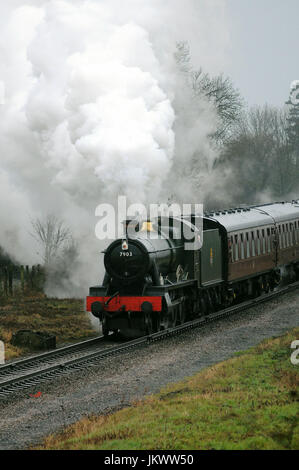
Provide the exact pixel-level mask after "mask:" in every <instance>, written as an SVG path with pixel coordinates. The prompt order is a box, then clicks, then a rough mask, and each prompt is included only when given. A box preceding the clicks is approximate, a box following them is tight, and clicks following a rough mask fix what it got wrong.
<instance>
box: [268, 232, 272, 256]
mask: <svg viewBox="0 0 299 470" xmlns="http://www.w3.org/2000/svg"><path fill="white" fill-rule="evenodd" d="M267 240H268V253H271V251H272V246H271V230H270V229H269V228H267Z"/></svg>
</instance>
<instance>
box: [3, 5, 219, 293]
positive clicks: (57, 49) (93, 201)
mask: <svg viewBox="0 0 299 470" xmlns="http://www.w3.org/2000/svg"><path fill="white" fill-rule="evenodd" d="M1 13H2V14H1V15H0V18H1V19H0V26H1V31H2V34H1V39H0V54H1V61H0V115H1V119H0V145H1V157H0V197H1V203H0V204H1V206H0V224H1V225H0V245H1V246H3V247H4V249H6V250H7V251H8V252H9V253H10V254H11V255H12V256H13V257H15V258H16V259H18V260H19V261H20V262H22V263H34V262H36V261H39V259H40V258H39V256H40V255H39V253H38V248H37V247H36V246H35V245H34V243H33V239H32V237H30V235H29V232H30V220H32V219H33V218H34V217H42V216H43V215H44V214H46V213H55V214H56V215H57V216H59V217H61V218H62V219H63V220H65V221H66V222H67V223H68V224H69V225H70V226H71V228H72V230H73V233H74V236H75V238H76V240H77V243H78V246H79V259H78V260H76V270H75V272H72V275H71V279H70V280H67V282H66V279H65V280H64V282H63V287H62V288H61V289H59V288H57V286H56V287H55V289H52V291H51V288H49V293H51V294H56V295H66V294H67V295H70V294H72V295H82V294H83V293H86V287H87V286H88V285H89V284H90V283H94V282H97V281H99V280H100V279H99V278H98V276H99V265H98V263H97V258H96V255H97V253H98V252H99V251H100V248H101V247H100V245H99V242H98V241H97V240H96V238H95V235H94V228H95V223H96V219H95V217H94V213H95V208H96V206H97V205H98V204H100V203H101V202H115V200H116V198H117V196H118V195H119V194H121V195H126V196H127V197H128V199H129V202H138V203H150V202H156V201H158V200H159V198H160V197H163V198H165V197H167V195H170V193H173V192H174V187H176V188H177V195H178V198H179V199H180V200H182V199H184V200H182V202H189V201H188V198H189V197H190V194H188V190H189V189H190V188H188V184H186V181H187V180H186V179H184V168H186V166H188V165H189V163H190V159H191V158H192V154H193V149H194V148H195V147H196V148H197V150H199V151H200V154H201V155H202V158H203V162H204V163H203V165H204V166H206V167H209V166H210V165H211V164H212V162H213V159H214V158H215V155H214V150H213V149H211V147H210V143H209V139H208V136H209V135H210V134H211V133H212V132H213V130H214V129H215V126H216V118H215V111H214V110H213V109H212V108H211V106H210V105H208V103H206V102H204V101H203V102H202V103H200V106H199V108H198V105H197V109H196V113H195V112H194V109H193V105H192V96H191V95H190V94H189V91H187V88H186V87H184V84H183V78H182V77H181V76H180V74H179V73H178V69H177V64H176V62H175V58H174V57H175V50H176V43H177V42H178V41H181V40H186V41H188V42H189V44H190V48H191V52H192V56H193V59H194V63H195V66H198V67H199V66H203V67H205V68H207V69H208V70H209V71H210V72H211V73H218V72H219V71H220V70H221V67H222V65H223V61H224V60H225V56H226V47H227V44H228V35H227V30H226V27H225V24H226V11H225V0H188V1H187V2H182V1H181V0H165V1H163V2H161V1H158V0H128V1H126V2H122V1H120V0H102V1H100V0H86V1H84V0H75V1H74V0H72V1H67V0H57V1H56V0H50V1H42V0H36V1H33V0H32V1H29V0H28V1H25V0H24V1H22V0H19V1H18V0H14V1H10V2H9V5H6V6H1ZM188 107H189V110H188ZM189 111H190V112H189ZM178 178H182V181H181V182H180V180H179V179H178ZM189 192H190V191H189ZM193 199H194V197H193ZM160 202H161V201H160ZM68 281H70V282H68Z"/></svg>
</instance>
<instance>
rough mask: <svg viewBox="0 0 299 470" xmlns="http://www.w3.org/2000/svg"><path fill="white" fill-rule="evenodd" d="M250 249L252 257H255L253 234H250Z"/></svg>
mask: <svg viewBox="0 0 299 470" xmlns="http://www.w3.org/2000/svg"><path fill="white" fill-rule="evenodd" d="M251 248H252V256H255V239H254V232H251Z"/></svg>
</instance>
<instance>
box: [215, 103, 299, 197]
mask: <svg viewBox="0 0 299 470" xmlns="http://www.w3.org/2000/svg"><path fill="white" fill-rule="evenodd" d="M218 164H219V165H222V167H223V168H228V167H229V168H230V169H231V181H228V182H227V187H228V188H231V190H234V191H235V200H236V201H239V202H244V203H253V202H256V201H258V200H259V196H260V195H261V194H262V193H266V194H269V197H279V198H286V197H288V196H289V195H290V194H292V192H294V191H296V189H298V173H297V172H296V162H295V161H294V158H293V155H292V151H291V148H290V145H289V141H288V132H287V113H286V112H285V110H283V109H280V108H275V107H271V106H268V105H265V106H263V107H254V108H251V109H249V110H248V111H246V112H245V113H244V114H243V116H242V118H241V119H240V120H239V121H238V123H237V125H236V126H235V131H234V134H233V135H232V137H231V138H230V140H229V142H227V143H226V145H225V147H224V150H223V153H222V157H221V159H220V161H219V162H218ZM234 182H235V184H234Z"/></svg>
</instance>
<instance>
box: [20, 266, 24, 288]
mask: <svg viewBox="0 0 299 470" xmlns="http://www.w3.org/2000/svg"><path fill="white" fill-rule="evenodd" d="M20 278H21V289H22V292H23V294H24V291H25V279H24V266H20Z"/></svg>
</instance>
